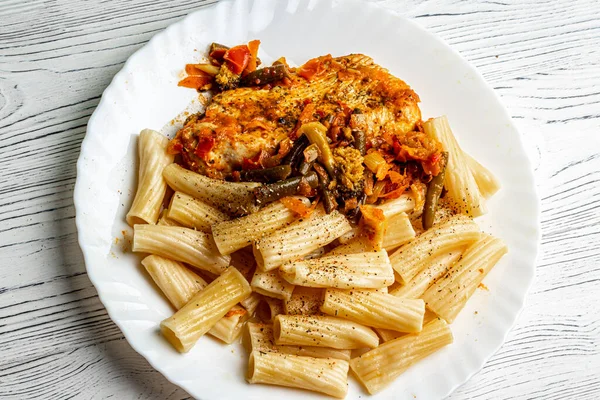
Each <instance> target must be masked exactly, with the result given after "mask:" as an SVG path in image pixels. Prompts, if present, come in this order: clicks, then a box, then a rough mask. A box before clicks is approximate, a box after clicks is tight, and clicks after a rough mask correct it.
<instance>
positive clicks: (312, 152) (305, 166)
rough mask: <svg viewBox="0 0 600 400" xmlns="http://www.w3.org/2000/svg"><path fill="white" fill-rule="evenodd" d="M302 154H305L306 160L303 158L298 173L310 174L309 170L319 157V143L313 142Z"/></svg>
mask: <svg viewBox="0 0 600 400" xmlns="http://www.w3.org/2000/svg"><path fill="white" fill-rule="evenodd" d="M302 154H303V155H304V160H302V162H301V163H300V166H299V167H298V173H299V174H300V175H306V174H308V171H310V170H311V168H312V166H313V164H314V163H315V161H316V159H317V158H318V157H319V149H318V148H317V145H315V144H311V145H310V146H308V147H307V148H306V149H304V151H303V152H302Z"/></svg>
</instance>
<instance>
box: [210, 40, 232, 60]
mask: <svg viewBox="0 0 600 400" xmlns="http://www.w3.org/2000/svg"><path fill="white" fill-rule="evenodd" d="M227 50H229V47H227V46H224V45H222V44H219V43H215V42H213V43H211V45H210V49H209V50H208V56H209V57H210V58H214V59H215V60H217V61H223V56H224V55H225V53H226V52H227Z"/></svg>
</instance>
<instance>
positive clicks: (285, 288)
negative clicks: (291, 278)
mask: <svg viewBox="0 0 600 400" xmlns="http://www.w3.org/2000/svg"><path fill="white" fill-rule="evenodd" d="M251 285H252V290H254V291H255V292H257V293H260V294H262V295H264V296H268V297H275V298H276V299H281V300H289V299H290V297H292V292H293V291H294V285H293V284H291V283H289V282H287V281H286V280H285V279H283V278H282V277H281V276H279V271H261V270H259V269H257V270H256V272H255V273H254V277H253V278H252V282H251Z"/></svg>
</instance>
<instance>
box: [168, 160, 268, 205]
mask: <svg viewBox="0 0 600 400" xmlns="http://www.w3.org/2000/svg"><path fill="white" fill-rule="evenodd" d="M163 177H164V179H165V181H167V184H168V185H169V186H170V187H171V188H172V189H173V190H175V191H178V192H183V193H185V194H188V195H190V196H192V197H194V198H196V199H199V200H202V201H204V202H206V203H208V204H210V205H212V206H214V207H216V208H218V209H220V210H221V211H223V212H226V213H227V214H229V215H233V216H240V215H246V214H249V213H252V212H255V211H257V210H258V206H257V205H256V204H255V201H254V195H253V190H254V189H256V188H257V187H259V186H260V185H259V184H257V183H237V182H226V181H220V180H216V179H211V178H208V177H206V176H204V175H200V174H197V173H195V172H192V171H189V170H187V169H185V168H183V167H182V166H180V165H178V164H171V165H169V166H168V167H166V168H165V169H164V170H163Z"/></svg>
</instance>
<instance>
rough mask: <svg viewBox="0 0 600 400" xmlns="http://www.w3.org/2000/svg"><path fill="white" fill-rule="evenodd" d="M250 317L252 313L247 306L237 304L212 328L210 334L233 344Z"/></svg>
mask: <svg viewBox="0 0 600 400" xmlns="http://www.w3.org/2000/svg"><path fill="white" fill-rule="evenodd" d="M248 319H250V313H249V312H248V311H247V310H246V309H245V308H243V307H240V306H238V305H235V306H233V307H231V309H230V310H229V311H227V312H226V313H225V315H224V316H223V318H221V319H220V320H218V321H217V322H216V323H215V324H214V325H213V327H212V328H210V330H209V331H208V334H209V335H211V336H214V337H216V338H217V339H220V340H222V341H223V342H225V343H227V344H231V343H233V342H234V341H235V340H236V339H237V338H238V337H239V336H240V334H241V333H242V328H243V327H244V322H246V321H248Z"/></svg>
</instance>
